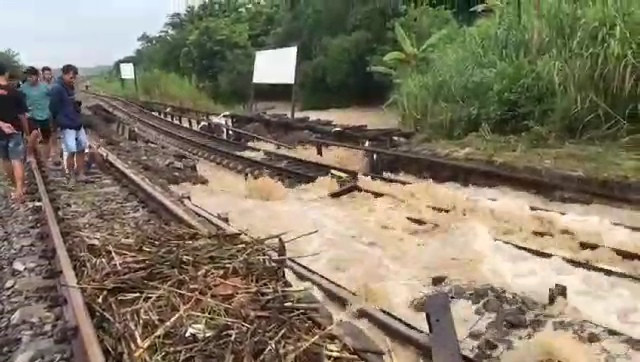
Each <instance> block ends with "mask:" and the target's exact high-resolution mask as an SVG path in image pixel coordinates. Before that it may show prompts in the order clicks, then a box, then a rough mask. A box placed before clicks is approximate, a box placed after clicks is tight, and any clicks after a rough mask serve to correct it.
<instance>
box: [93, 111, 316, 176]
mask: <svg viewBox="0 0 640 362" xmlns="http://www.w3.org/2000/svg"><path fill="white" fill-rule="evenodd" d="M104 102H105V103H106V102H108V101H104ZM108 105H109V106H110V107H112V108H113V109H114V110H116V111H117V112H120V114H119V115H118V116H119V117H120V118H126V117H130V118H134V119H135V120H136V121H137V122H140V123H142V126H143V127H145V128H150V129H151V130H154V131H156V132H159V133H161V134H164V135H166V136H169V137H170V138H174V139H176V138H178V139H179V140H180V142H182V143H186V144H189V145H191V146H193V147H197V148H200V149H203V150H205V151H207V152H211V153H215V154H219V155H223V156H225V157H226V158H232V159H235V160H238V161H242V162H245V163H249V164H251V165H252V166H254V167H258V168H266V169H272V170H275V171H277V172H279V173H281V174H284V175H289V176H290V177H292V178H295V179H298V180H302V181H303V182H313V181H315V180H316V179H317V178H318V177H319V176H318V175H317V174H316V173H309V172H304V171H299V170H293V169H291V168H288V167H283V166H281V165H277V164H273V163H269V162H265V161H263V160H258V159H254V158H251V157H246V156H243V155H239V154H237V153H236V152H241V150H235V151H232V150H229V149H228V148H225V147H216V146H219V144H216V143H213V142H203V141H201V140H200V141H199V140H196V139H193V138H191V137H189V136H186V135H184V134H180V133H176V132H175V131H174V130H171V129H168V128H167V127H164V126H160V125H158V124H155V123H154V122H152V121H149V120H147V119H144V117H141V116H139V115H136V114H133V113H131V112H128V111H127V110H126V109H125V108H123V107H121V106H118V105H116V104H113V103H109V104H108ZM165 122H166V121H165ZM209 141H210V140H209Z"/></svg>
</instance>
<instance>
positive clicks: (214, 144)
mask: <svg viewBox="0 0 640 362" xmlns="http://www.w3.org/2000/svg"><path fill="white" fill-rule="evenodd" d="M96 97H97V98H103V99H105V98H107V99H112V100H115V101H117V102H121V103H125V104H127V105H129V106H130V107H132V108H136V109H137V111H138V112H140V113H142V114H143V115H142V116H141V115H140V114H133V113H131V112H130V111H129V110H127V109H126V108H124V107H122V106H119V105H117V104H114V103H113V102H110V101H106V100H103V102H104V103H106V104H108V105H109V106H111V107H113V108H115V109H117V110H119V111H120V112H122V113H123V114H122V115H121V117H123V116H126V115H129V116H131V117H134V118H135V119H136V120H138V121H140V122H143V123H144V124H145V125H149V126H150V127H154V128H156V129H161V131H162V132H164V133H165V134H166V135H169V136H173V137H176V136H178V137H180V138H181V139H182V140H183V141H184V142H187V143H190V144H192V145H194V146H196V147H202V148H206V149H208V150H209V151H212V152H218V153H224V154H225V155H226V156H228V157H232V158H234V159H238V160H243V161H246V162H251V163H257V164H259V165H261V166H262V167H267V168H273V169H275V170H277V171H278V172H281V173H291V172H292V171H293V172H294V173H298V175H299V176H302V177H305V178H306V179H307V180H305V182H313V181H315V180H316V179H317V178H318V177H321V176H326V175H329V174H331V173H332V172H333V171H337V172H340V173H342V174H344V175H347V176H348V177H350V178H356V177H357V176H358V175H362V176H366V177H371V178H372V179H376V180H381V181H387V182H394V183H398V182H401V181H399V180H397V179H394V178H390V177H386V176H384V175H379V174H374V173H369V172H362V173H359V172H358V171H355V170H351V169H346V168H343V167H337V166H332V165H327V164H324V163H320V162H315V161H310V160H306V159H302V158H298V157H295V156H291V155H287V154H284V153H280V152H276V151H271V150H265V149H262V148H259V147H253V146H250V145H247V144H244V143H241V142H235V141H230V140H226V139H223V138H219V137H215V136H214V135H212V134H210V133H206V132H201V131H198V130H194V129H191V128H187V127H185V126H181V125H177V124H175V123H173V122H171V121H168V120H166V119H164V118H162V117H159V116H156V115H154V114H152V113H150V112H149V111H147V110H145V109H143V108H141V107H140V106H138V105H136V104H133V103H131V102H129V101H126V100H122V99H119V98H117V97H112V96H104V95H100V96H96ZM145 117H150V118H154V119H156V120H158V122H161V123H164V124H165V125H167V126H168V127H163V126H160V125H158V124H156V123H154V122H153V121H150V120H148V119H145ZM169 127H170V128H169ZM225 146H229V147H230V148H233V149H234V150H233V151H230V150H228V149H225ZM243 151H251V152H261V153H262V154H264V155H265V156H267V157H268V158H267V159H264V160H257V159H254V158H251V157H247V156H243V155H239V154H237V153H236V152H243ZM292 167H295V168H298V169H300V168H303V169H305V168H308V169H311V170H312V171H313V173H311V172H306V173H305V172H304V171H303V172H301V171H298V170H295V169H292ZM302 173H305V175H302Z"/></svg>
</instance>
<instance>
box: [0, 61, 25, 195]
mask: <svg viewBox="0 0 640 362" xmlns="http://www.w3.org/2000/svg"><path fill="white" fill-rule="evenodd" d="M28 130H29V125H28V121H27V105H26V104H25V102H24V97H23V96H22V94H21V93H20V91H18V90H17V89H16V88H15V87H14V86H12V85H10V84H9V71H8V68H7V66H5V65H4V64H0V158H2V166H3V168H4V170H5V172H6V174H7V176H8V177H9V179H10V180H11V181H13V183H14V185H15V191H14V192H13V193H12V198H13V199H14V200H15V201H17V202H22V201H23V200H24V163H23V162H24V161H23V160H24V155H25V136H24V133H23V131H28Z"/></svg>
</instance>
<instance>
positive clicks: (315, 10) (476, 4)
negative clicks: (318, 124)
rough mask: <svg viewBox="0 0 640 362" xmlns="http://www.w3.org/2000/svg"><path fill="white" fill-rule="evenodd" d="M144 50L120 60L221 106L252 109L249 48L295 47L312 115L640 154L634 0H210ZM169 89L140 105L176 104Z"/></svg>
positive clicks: (152, 92)
mask: <svg viewBox="0 0 640 362" xmlns="http://www.w3.org/2000/svg"><path fill="white" fill-rule="evenodd" d="M139 40H140V48H139V49H138V50H137V51H136V52H135V54H134V55H132V56H130V57H127V58H125V59H123V60H122V61H132V62H134V63H136V65H137V67H138V69H139V70H141V71H142V73H143V74H156V75H159V74H166V73H171V74H175V77H176V79H177V81H176V83H177V84H175V85H174V86H175V87H180V88H182V87H184V88H185V89H187V88H189V89H197V91H198V93H199V94H206V95H207V97H210V98H212V99H215V100H216V102H220V103H237V102H243V101H246V100H247V98H248V97H249V94H248V92H249V85H250V78H251V72H252V61H253V53H254V51H255V50H257V49H264V48H272V47H281V46H288V45H292V44H298V46H299V64H300V66H299V67H300V69H299V79H300V81H299V85H298V87H299V93H298V94H299V95H300V97H301V100H302V103H303V107H304V108H323V107H339V106H349V105H354V104H367V103H378V104H379V103H383V102H387V105H389V106H391V107H394V108H397V109H398V110H399V113H400V114H401V117H402V123H403V124H404V125H405V126H407V127H409V128H413V129H418V130H420V131H422V133H423V134H424V135H425V139H426V140H427V141H428V142H432V143H433V144H437V145H439V146H441V147H443V148H444V149H449V148H451V147H455V145H458V146H460V147H466V146H472V147H475V148H476V154H475V156H474V157H476V156H477V157H478V158H480V157H481V155H484V156H483V157H484V158H494V156H495V155H496V154H497V153H498V152H504V153H505V154H510V155H511V156H513V157H512V161H514V162H517V160H516V158H517V157H518V155H521V156H522V160H524V161H520V162H535V161H534V160H533V158H535V157H534V155H535V154H536V153H537V152H538V151H537V150H540V149H543V148H545V147H546V148H547V149H548V150H549V152H553V153H554V154H560V153H562V151H561V150H568V151H567V153H566V156H552V155H551V154H550V153H548V152H547V151H541V153H539V157H537V158H538V161H540V162H542V163H543V164H548V163H552V164H554V165H555V164H556V163H555V161H553V160H551V161H549V160H550V159H558V160H560V159H564V160H566V161H570V160H575V162H574V163H572V162H567V163H566V164H567V165H568V167H567V168H569V169H574V167H573V166H575V167H579V166H580V164H583V163H585V162H590V163H597V164H595V165H594V166H593V167H591V168H590V169H589V171H588V172H587V173H592V174H598V173H605V174H608V175H612V174H616V173H617V171H613V172H611V171H603V170H602V169H601V168H599V167H600V166H602V167H605V168H606V167H609V168H618V169H619V170H621V173H625V174H628V173H632V174H637V166H636V165H637V162H638V159H637V156H629V157H628V158H625V157H626V156H624V157H623V156H616V155H620V154H622V153H624V154H625V155H629V154H634V155H637V154H638V149H639V148H640V147H637V146H638V142H637V141H636V142H629V140H633V139H637V137H640V136H639V135H640V119H639V118H640V117H639V104H638V102H639V99H640V83H639V80H640V79H639V75H640V66H639V65H638V59H640V2H637V1H629V0H531V1H525V0H502V1H497V0H486V3H485V1H482V0H413V1H410V0H342V1H332V0H305V1H299V0H298V1H294V0H271V1H264V2H261V3H260V4H249V2H248V1H240V0H235V1H233V0H210V1H208V2H207V3H206V4H204V5H202V6H200V7H198V8H197V9H194V8H191V9H189V10H188V11H187V12H186V13H185V14H174V15H171V16H170V17H169V19H168V20H167V22H166V24H165V27H164V29H163V30H162V31H161V32H160V33H159V34H156V35H149V34H143V35H142V36H141V37H140V38H139ZM116 65H117V64H116ZM114 69H115V68H114ZM156 70H160V71H161V72H162V73H157V72H156ZM154 72H155V73H154ZM185 79H187V80H188V81H186V80H185ZM187 84H192V85H193V86H188V85H187ZM154 87H155V86H154ZM152 88H153V87H152ZM170 88H171V85H168V86H167V88H166V89H164V90H159V89H155V88H153V89H149V90H148V91H147V93H146V94H145V95H144V96H146V97H154V98H156V99H159V100H162V99H164V100H166V101H167V102H172V101H173V100H170V99H168V98H170V97H167V96H166V94H165V93H168V92H170ZM185 93H186V92H183V91H180V92H178V93H177V94H175V95H171V97H174V96H176V97H182V96H183V95H184V94H185ZM265 94H266V95H269V96H272V97H280V98H281V99H286V98H287V97H288V90H287V89H286V88H285V89H280V88H277V87H274V88H269V89H268V92H265ZM186 98H187V97H183V99H184V100H185V101H186ZM205 98H206V97H205ZM470 140H471V141H470ZM480 140H482V141H481V142H480ZM621 140H626V141H624V142H621ZM578 143H579V144H588V145H590V146H589V147H585V150H587V149H588V150H589V151H585V152H586V153H588V155H589V156H584V157H582V156H578V155H577V153H576V152H574V151H575V149H576V148H577V147H578V146H575V145H576V144H578ZM567 144H570V145H569V146H566V145H567ZM623 145H626V146H625V147H623ZM634 145H635V146H634ZM514 147H515V148H516V149H514ZM608 150H611V152H609V151H608ZM629 151H631V152H630V153H629ZM525 154H526V155H528V156H531V157H529V158H527V157H524V155H525ZM598 155H600V156H601V157H600V158H598ZM511 156H509V157H511ZM505 157H506V156H505ZM509 157H507V158H509ZM634 157H636V158H634ZM543 159H544V161H543ZM616 159H617V161H616ZM627 159H628V162H627V161H625V160H627ZM603 160H604V162H603ZM618 161H619V162H618ZM558 162H559V163H562V162H561V161H558ZM587 168H588V167H587ZM627 171H629V172H627Z"/></svg>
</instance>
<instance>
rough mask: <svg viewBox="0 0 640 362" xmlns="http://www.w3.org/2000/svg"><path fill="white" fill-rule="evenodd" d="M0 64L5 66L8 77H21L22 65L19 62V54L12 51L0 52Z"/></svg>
mask: <svg viewBox="0 0 640 362" xmlns="http://www.w3.org/2000/svg"><path fill="white" fill-rule="evenodd" d="M0 63H2V64H4V65H6V66H7V68H8V69H9V76H11V77H12V78H15V79H18V78H21V77H22V68H23V66H22V63H21V62H20V54H19V53H18V52H16V51H14V50H12V49H5V50H3V51H0Z"/></svg>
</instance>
